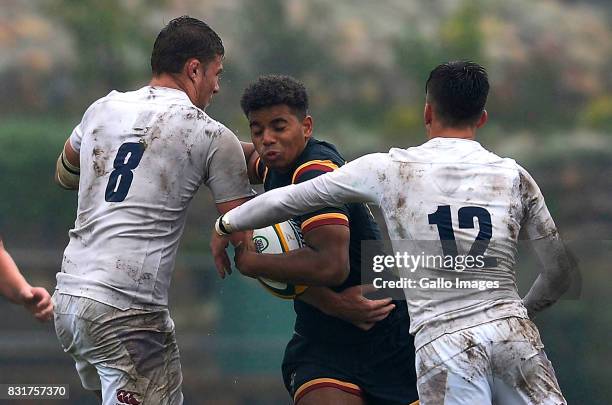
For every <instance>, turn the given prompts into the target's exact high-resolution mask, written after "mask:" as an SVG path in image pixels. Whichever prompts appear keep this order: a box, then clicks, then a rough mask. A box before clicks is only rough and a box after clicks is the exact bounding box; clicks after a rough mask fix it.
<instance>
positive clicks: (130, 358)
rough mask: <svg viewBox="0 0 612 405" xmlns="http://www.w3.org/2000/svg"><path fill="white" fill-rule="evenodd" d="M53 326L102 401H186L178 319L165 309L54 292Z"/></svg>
mask: <svg viewBox="0 0 612 405" xmlns="http://www.w3.org/2000/svg"><path fill="white" fill-rule="evenodd" d="M53 301H54V304H55V331H56V333H57V337H58V338H59V341H60V343H61V345H62V347H63V348H64V351H65V352H67V353H69V354H70V355H71V356H72V357H73V359H74V360H75V362H76V369H77V372H78V373H79V377H80V378H81V382H82V384H83V387H84V388H85V389H88V390H101V391H102V404H103V405H118V404H133V405H166V404H167V405H177V404H182V403H183V394H182V391H181V383H182V374H181V364H180V360H179V351H178V347H177V344H176V338H175V334H174V323H173V322H172V319H171V318H170V315H169V313H168V310H167V309H161V310H158V311H145V310H137V309H128V310H126V311H122V310H119V309H117V308H114V307H111V306H109V305H106V304H103V303H100V302H98V301H94V300H91V299H88V298H83V297H75V296H71V295H64V294H59V293H57V292H56V293H55V294H54V295H53Z"/></svg>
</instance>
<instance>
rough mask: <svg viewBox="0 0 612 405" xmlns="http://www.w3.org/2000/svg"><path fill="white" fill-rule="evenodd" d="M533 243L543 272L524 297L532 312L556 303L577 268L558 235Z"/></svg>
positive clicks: (528, 308) (567, 286) (524, 301)
mask: <svg viewBox="0 0 612 405" xmlns="http://www.w3.org/2000/svg"><path fill="white" fill-rule="evenodd" d="M533 244H534V246H533V247H534V250H535V252H536V255H537V257H538V260H539V262H540V266H541V268H542V272H541V273H540V274H539V275H538V277H537V279H536V280H535V282H534V283H533V285H532V286H531V288H530V289H529V292H528V293H527V294H526V295H525V297H524V298H523V303H524V305H525V307H526V308H527V311H528V312H529V313H530V314H535V313H537V312H540V311H542V310H544V309H546V308H548V307H549V306H551V305H552V304H554V303H555V302H556V301H557V300H558V299H559V298H560V297H561V296H562V295H563V294H564V293H565V292H566V291H567V289H568V288H569V285H570V281H571V274H572V272H573V271H575V270H576V263H575V262H574V260H573V259H572V258H571V257H570V255H569V253H568V252H567V250H566V248H565V245H564V244H563V242H562V241H561V240H560V239H558V238H557V237H556V236H555V237H554V238H550V239H547V240H540V241H534V242H533Z"/></svg>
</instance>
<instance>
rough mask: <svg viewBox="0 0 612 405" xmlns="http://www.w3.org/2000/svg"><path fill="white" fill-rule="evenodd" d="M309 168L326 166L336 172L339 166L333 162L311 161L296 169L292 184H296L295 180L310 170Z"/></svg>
mask: <svg viewBox="0 0 612 405" xmlns="http://www.w3.org/2000/svg"><path fill="white" fill-rule="evenodd" d="M308 166H315V167H316V166H326V167H329V168H331V169H332V170H336V169H337V168H338V165H337V164H335V163H334V162H332V161H331V160H309V161H308V162H306V163H304V164H302V165H300V166H298V168H297V169H295V171H294V172H293V177H292V178H291V183H292V184H295V180H296V179H297V178H298V176H299V175H300V174H301V173H303V172H305V171H307V170H308ZM313 168H314V167H313Z"/></svg>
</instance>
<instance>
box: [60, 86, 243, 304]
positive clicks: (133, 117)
mask: <svg viewBox="0 0 612 405" xmlns="http://www.w3.org/2000/svg"><path fill="white" fill-rule="evenodd" d="M70 144H71V145H72V147H73V148H74V149H75V150H76V151H78V152H79V154H80V166H81V175H80V182H79V194H78V209H77V218H76V221H75V224H74V229H72V230H71V231H70V232H69V235H70V242H69V244H68V247H67V248H66V250H65V252H64V259H63V263H62V271H61V273H58V274H57V281H58V286H57V289H58V290H59V292H60V293H65V294H70V295H76V296H83V297H88V298H91V299H94V300H96V301H100V302H103V303H105V304H108V305H112V306H114V307H117V308H120V309H127V308H147V307H152V306H165V305H167V302H168V287H169V285H170V278H171V275H172V271H173V268H174V261H175V257H176V252H177V249H178V246H179V239H180V237H181V234H182V232H183V228H184V225H185V216H186V211H187V207H188V205H189V202H190V201H191V199H192V197H193V196H194V194H195V193H196V191H197V190H198V188H199V187H200V185H201V184H205V185H206V186H207V187H208V188H209V189H210V190H211V192H212V193H213V196H214V200H215V202H217V203H221V202H226V201H231V200H235V199H238V198H241V197H249V196H252V195H254V192H253V190H252V188H251V187H250V185H249V181H248V177H247V172H246V163H245V159H244V154H243V152H242V148H241V146H240V142H239V140H238V139H237V138H236V136H235V135H234V134H233V133H232V132H231V131H230V130H229V129H228V128H226V127H225V126H223V125H222V124H220V123H219V122H217V121H215V120H213V119H211V118H210V117H209V116H208V115H207V114H206V113H205V112H203V111H202V110H200V109H199V108H197V107H196V106H194V105H193V104H192V103H191V101H190V100H189V98H188V96H187V95H186V94H185V93H184V92H182V91H180V90H176V89H171V88H166V87H150V86H147V87H143V88H142V89H140V90H137V91H133V92H127V93H121V92H117V91H112V92H111V93H110V94H109V95H107V96H106V97H104V98H102V99H100V100H98V101H96V102H95V103H93V104H92V105H91V106H90V107H89V109H88V110H87V111H86V112H85V114H84V116H83V119H82V121H81V123H80V124H79V125H78V126H77V127H76V128H75V129H74V131H73V132H72V134H71V136H70Z"/></svg>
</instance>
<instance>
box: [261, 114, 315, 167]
mask: <svg viewBox="0 0 612 405" xmlns="http://www.w3.org/2000/svg"><path fill="white" fill-rule="evenodd" d="M249 126H250V127H251V140H252V141H253V145H255V150H257V153H259V156H260V157H261V159H262V160H263V162H264V163H265V164H266V166H268V167H270V168H272V169H276V170H281V171H282V170H289V169H290V168H291V166H292V164H293V163H294V162H295V160H296V159H297V157H298V156H299V155H300V153H302V151H303V150H304V147H306V142H308V139H309V138H310V136H311V134H312V117H310V116H309V115H307V116H306V117H304V119H301V118H300V117H297V116H296V115H295V114H294V113H293V111H291V108H289V106H287V105H284V104H281V105H276V106H272V107H268V108H262V109H260V110H257V111H251V112H250V113H249Z"/></svg>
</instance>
